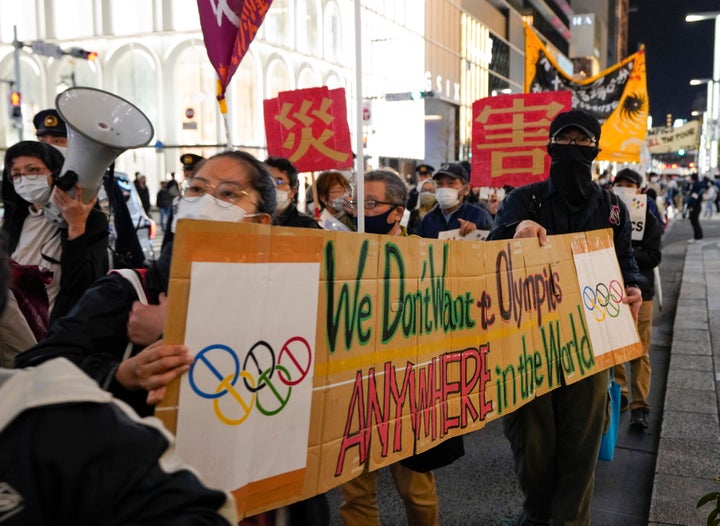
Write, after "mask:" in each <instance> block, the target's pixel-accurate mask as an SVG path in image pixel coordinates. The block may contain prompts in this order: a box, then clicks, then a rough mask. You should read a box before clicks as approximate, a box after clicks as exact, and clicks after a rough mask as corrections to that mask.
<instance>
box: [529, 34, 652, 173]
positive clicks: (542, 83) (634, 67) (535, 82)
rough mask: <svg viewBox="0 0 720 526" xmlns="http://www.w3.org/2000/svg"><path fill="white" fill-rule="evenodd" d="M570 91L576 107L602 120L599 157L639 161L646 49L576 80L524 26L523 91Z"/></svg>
mask: <svg viewBox="0 0 720 526" xmlns="http://www.w3.org/2000/svg"><path fill="white" fill-rule="evenodd" d="M560 90H569V91H570V92H571V93H572V97H573V102H572V107H573V108H574V109H582V110H586V111H588V112H589V113H591V114H593V115H594V116H595V117H597V119H598V120H599V121H600V123H601V124H602V133H601V137H600V145H599V146H600V154H599V155H598V157H597V159H598V160H606V161H616V162H635V163H637V162H640V150H641V147H642V144H643V142H644V141H645V134H646V130H647V117H648V114H649V104H648V94H647V76H646V72H645V50H644V48H643V49H641V50H640V51H638V52H636V53H633V54H632V55H630V56H629V57H627V58H626V59H624V60H623V61H621V62H619V63H617V64H615V65H614V66H612V67H610V68H608V69H606V70H604V71H601V72H600V73H598V74H597V75H595V76H593V77H591V78H588V79H585V80H576V79H573V78H571V77H569V76H568V75H567V74H566V73H565V72H564V71H563V70H562V69H561V68H560V66H558V64H557V62H556V61H555V59H554V58H553V57H552V56H551V55H550V54H549V53H548V51H547V48H546V47H545V45H543V43H542V41H541V40H540V39H539V38H538V36H537V35H536V34H535V32H534V30H533V29H532V27H530V26H529V25H527V24H526V25H525V93H538V92H542V91H560Z"/></svg>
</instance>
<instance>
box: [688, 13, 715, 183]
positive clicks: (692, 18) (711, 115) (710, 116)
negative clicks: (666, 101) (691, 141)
mask: <svg viewBox="0 0 720 526" xmlns="http://www.w3.org/2000/svg"><path fill="white" fill-rule="evenodd" d="M702 20H715V35H714V45H713V74H712V79H711V80H710V81H709V82H708V97H707V120H708V132H709V137H708V138H706V141H709V144H710V152H709V153H710V163H709V164H710V170H711V175H712V176H715V175H716V174H717V168H718V121H720V11H713V12H706V13H690V14H688V15H687V16H686V17H685V21H686V22H700V21H702ZM701 83H702V81H698V84H701ZM691 84H692V81H691ZM694 85H697V84H694ZM706 144H707V143H706Z"/></svg>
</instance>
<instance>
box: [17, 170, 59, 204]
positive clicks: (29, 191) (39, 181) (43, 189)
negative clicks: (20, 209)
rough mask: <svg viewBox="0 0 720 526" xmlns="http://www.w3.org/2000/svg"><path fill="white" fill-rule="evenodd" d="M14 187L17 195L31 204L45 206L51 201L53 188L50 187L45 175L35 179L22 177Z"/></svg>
mask: <svg viewBox="0 0 720 526" xmlns="http://www.w3.org/2000/svg"><path fill="white" fill-rule="evenodd" d="M13 185H14V186H15V191H16V192H17V194H18V195H19V196H20V197H22V198H23V199H25V201H27V202H29V203H32V204H35V205H40V206H43V205H46V204H47V203H48V202H49V201H50V194H51V193H52V187H51V186H49V185H48V182H47V177H46V176H44V175H43V176H40V177H36V178H35V179H30V178H29V177H21V178H20V180H19V181H18V182H17V183H13Z"/></svg>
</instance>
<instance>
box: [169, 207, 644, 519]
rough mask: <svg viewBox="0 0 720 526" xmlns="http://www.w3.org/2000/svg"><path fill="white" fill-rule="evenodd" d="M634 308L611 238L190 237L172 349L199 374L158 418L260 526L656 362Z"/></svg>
mask: <svg viewBox="0 0 720 526" xmlns="http://www.w3.org/2000/svg"><path fill="white" fill-rule="evenodd" d="M623 295H624V287H623V283H622V278H621V275H620V271H619V268H618V263H617V259H616V257H615V252H614V249H613V245H612V231H611V230H598V231H594V232H587V233H578V234H567V235H563V236H550V237H549V238H548V243H547V244H546V245H545V246H540V245H539V243H538V241H537V240H536V239H513V240H505V241H492V242H488V241H467V240H464V241H441V240H435V239H423V238H418V237H393V236H379V235H373V234H368V235H365V234H358V233H348V232H331V231H316V230H304V229H290V228H282V227H271V226H269V225H257V224H246V223H220V222H207V221H187V220H183V221H180V222H179V223H178V228H177V232H176V236H175V245H174V250H173V262H172V267H171V278H170V291H169V304H168V316H167V318H168V323H167V325H166V328H165V340H166V341H167V342H168V343H181V342H185V343H186V344H187V345H188V347H189V348H190V352H191V353H192V354H193V355H194V356H195V361H194V363H193V365H192V368H191V369H190V371H189V372H188V374H186V375H185V376H184V377H183V378H182V379H180V380H179V381H178V382H175V383H173V384H171V386H169V388H168V392H167V395H166V397H165V401H164V402H163V404H162V405H161V406H160V407H158V409H157V411H156V415H157V416H159V417H160V418H161V419H162V420H163V422H164V423H165V425H166V426H167V427H168V429H170V430H171V431H172V432H175V433H176V437H177V444H176V446H177V450H178V452H179V454H180V455H181V457H182V458H183V459H184V460H185V461H187V462H188V463H189V464H191V465H193V466H194V467H195V468H196V469H197V470H198V471H199V472H200V474H201V475H202V477H203V480H204V481H205V482H206V483H207V484H209V485H210V486H216V487H221V488H224V489H226V490H228V491H231V492H232V493H233V495H234V496H235V498H236V501H237V505H238V512H239V513H240V515H241V516H246V515H252V514H256V513H259V512H261V511H264V510H267V509H272V508H275V507H278V506H281V505H284V504H288V503H291V502H294V501H297V500H301V499H305V498H308V497H310V496H312V495H314V494H317V493H322V492H325V491H327V490H329V489H331V488H333V487H336V486H338V485H339V484H341V483H343V482H345V481H347V480H350V479H352V478H354V477H356V476H357V475H359V474H361V473H362V472H363V471H364V470H375V469H378V468H380V467H383V466H386V465H389V464H392V463H394V462H397V461H398V460H400V459H402V458H405V457H408V456H410V455H412V454H414V453H419V452H422V451H425V450H427V449H430V448H432V447H433V446H435V445H437V444H439V443H440V442H442V441H444V440H446V439H447V438H449V437H452V436H457V435H461V434H465V433H468V432H471V431H475V430H479V429H481V428H482V427H484V426H485V424H486V423H487V422H489V421H491V420H493V419H496V418H498V417H501V416H503V415H506V414H508V413H510V412H512V411H514V410H516V409H517V408H519V407H521V406H522V405H523V404H525V403H527V402H529V401H531V400H532V399H533V398H534V397H536V396H541V395H543V394H545V393H547V392H549V391H550V390H552V389H555V388H557V387H559V386H560V385H561V382H564V383H566V384H569V383H573V382H576V381H579V380H581V379H583V378H586V377H587V376H588V375H591V374H595V373H597V372H599V371H601V370H604V369H606V368H608V367H610V366H612V365H614V364H618V363H624V362H626V361H629V360H630V359H633V358H635V357H637V356H640V355H641V354H642V352H643V349H642V346H641V345H640V342H639V338H638V335H637V331H636V330H635V324H634V322H633V320H632V316H631V314H630V312H629V308H628V307H627V305H625V304H623V303H622V298H623ZM479 439H481V438H480V437H479Z"/></svg>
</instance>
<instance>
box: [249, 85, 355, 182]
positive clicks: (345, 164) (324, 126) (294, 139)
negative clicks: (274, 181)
mask: <svg viewBox="0 0 720 526" xmlns="http://www.w3.org/2000/svg"><path fill="white" fill-rule="evenodd" d="M263 107H264V110H265V135H266V138H267V145H268V153H269V154H270V155H273V156H277V157H284V158H286V159H288V160H289V161H290V162H291V163H293V164H294V165H295V168H297V169H298V171H300V172H312V171H316V170H330V169H338V170H340V169H344V168H349V167H351V166H352V164H353V157H352V149H351V147H350V128H349V127H348V122H347V108H346V104H345V89H344V88H338V89H333V90H331V89H328V88H327V87H321V88H308V89H302V90H295V91H282V92H280V93H279V94H278V97H277V98H276V99H268V100H265V101H263Z"/></svg>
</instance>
